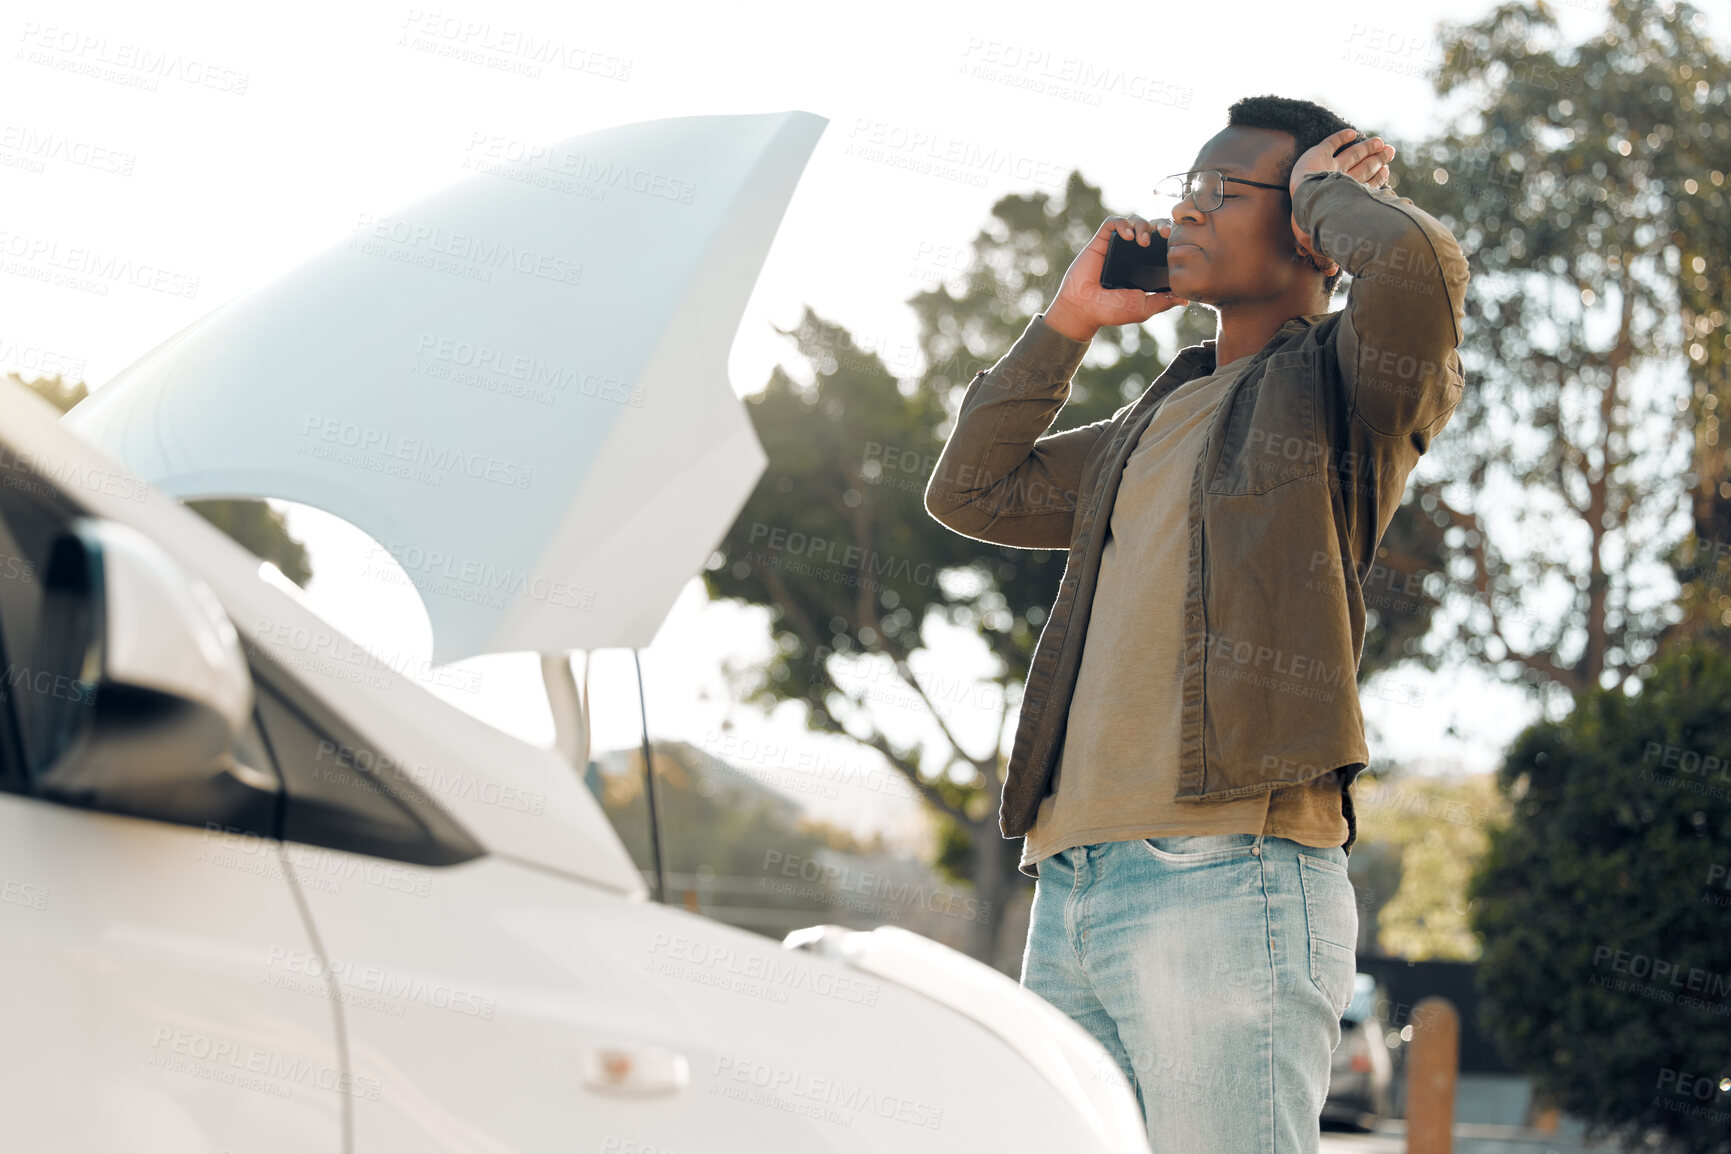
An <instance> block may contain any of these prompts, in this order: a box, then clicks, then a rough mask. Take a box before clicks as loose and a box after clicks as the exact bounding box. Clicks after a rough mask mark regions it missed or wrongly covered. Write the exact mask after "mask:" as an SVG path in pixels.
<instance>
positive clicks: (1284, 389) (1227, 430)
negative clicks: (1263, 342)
mask: <svg viewBox="0 0 1731 1154" xmlns="http://www.w3.org/2000/svg"><path fill="white" fill-rule="evenodd" d="M1318 375H1319V374H1318V372H1317V367H1316V361H1315V358H1314V357H1313V356H1312V355H1311V354H1309V353H1306V352H1302V351H1297V352H1288V353H1276V354H1274V355H1273V356H1271V357H1269V358H1268V362H1267V363H1266V364H1265V365H1264V366H1263V370H1262V373H1261V375H1260V376H1259V377H1258V378H1257V379H1256V380H1252V381H1246V382H1244V384H1243V385H1242V386H1240V388H1239V389H1238V392H1237V393H1236V395H1234V396H1233V398H1232V409H1231V411H1230V412H1229V413H1227V414H1226V420H1225V425H1224V428H1223V432H1222V436H1223V438H1224V446H1223V448H1222V449H1221V452H1220V460H1219V463H1218V464H1217V465H1216V466H1215V468H1214V476H1213V477H1212V478H1211V479H1210V480H1209V483H1208V491H1209V492H1210V493H1217V494H1221V495H1224V496H1229V497H1230V496H1240V495H1246V494H1254V493H1266V492H1267V491H1268V490H1270V489H1272V488H1274V487H1275V486H1276V485H1284V484H1286V483H1287V482H1288V481H1298V480H1302V479H1304V478H1307V477H1320V476H1321V475H1322V473H1323V469H1324V468H1325V466H1326V465H1327V458H1328V446H1327V444H1326V443H1324V440H1323V437H1322V422H1321V420H1320V419H1319V416H1318V411H1317V410H1318V405H1319V401H1318V397H1317V389H1318Z"/></svg>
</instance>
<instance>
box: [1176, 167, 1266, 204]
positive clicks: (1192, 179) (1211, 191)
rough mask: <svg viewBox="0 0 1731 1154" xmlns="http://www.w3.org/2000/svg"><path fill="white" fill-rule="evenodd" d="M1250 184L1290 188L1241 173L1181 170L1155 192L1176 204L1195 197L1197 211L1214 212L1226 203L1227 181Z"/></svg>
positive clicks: (1263, 186)
mask: <svg viewBox="0 0 1731 1154" xmlns="http://www.w3.org/2000/svg"><path fill="white" fill-rule="evenodd" d="M1227 181H1231V182H1232V183H1234V184H1248V185H1252V186H1254V187H1256V188H1273V189H1278V190H1280V191H1281V192H1289V191H1290V190H1289V189H1288V188H1287V187H1286V186H1285V185H1284V184H1263V183H1262V182H1261V181H1259V180H1245V179H1244V178H1242V177H1238V176H1226V175H1224V174H1223V173H1221V172H1220V171H1219V170H1217V169H1212V168H1210V169H1208V170H1206V171H1204V172H1180V173H1175V174H1174V175H1172V176H1168V177H1166V178H1165V179H1164V180H1162V181H1161V182H1160V183H1159V184H1156V185H1155V186H1154V195H1155V196H1157V197H1159V198H1160V199H1162V200H1170V201H1172V202H1173V203H1174V204H1176V203H1177V202H1178V201H1181V200H1184V199H1185V198H1186V197H1194V198H1195V204H1196V211H1197V212H1213V211H1214V210H1215V209H1217V208H1219V207H1220V206H1221V205H1222V204H1224V203H1226V182H1227Z"/></svg>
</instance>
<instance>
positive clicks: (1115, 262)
mask: <svg viewBox="0 0 1731 1154" xmlns="http://www.w3.org/2000/svg"><path fill="white" fill-rule="evenodd" d="M1100 287H1101V288H1109V289H1141V290H1142V291H1143V292H1145V293H1169V292H1171V291H1172V285H1171V284H1170V283H1169V282H1168V280H1167V274H1166V238H1165V237H1163V236H1161V235H1160V233H1159V232H1158V231H1156V232H1155V233H1154V234H1153V235H1152V236H1150V237H1149V238H1148V246H1147V247H1146V248H1144V247H1142V246H1141V245H1139V244H1137V243H1136V242H1135V241H1133V240H1125V239H1124V236H1123V234H1122V233H1116V232H1115V233H1113V234H1112V235H1111V236H1110V237H1109V238H1107V240H1106V264H1105V267H1104V268H1102V269H1101V270H1100Z"/></svg>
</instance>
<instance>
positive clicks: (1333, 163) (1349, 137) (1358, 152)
mask: <svg viewBox="0 0 1731 1154" xmlns="http://www.w3.org/2000/svg"><path fill="white" fill-rule="evenodd" d="M1356 136H1358V130H1357V129H1356V128H1343V129H1341V130H1340V131H1339V132H1337V133H1335V134H1334V135H1333V136H1330V137H1327V138H1325V139H1323V140H1321V141H1319V142H1318V143H1317V144H1316V145H1314V146H1313V147H1311V148H1309V149H1308V150H1306V151H1305V153H1304V155H1302V156H1300V157H1299V158H1298V159H1297V160H1296V161H1294V162H1293V165H1292V179H1291V181H1290V184H1289V191H1291V193H1292V194H1293V195H1294V196H1297V195H1298V185H1299V182H1300V181H1302V180H1303V179H1304V178H1305V177H1307V176H1310V175H1311V174H1313V173H1318V172H1344V173H1346V174H1347V175H1348V176H1350V177H1352V178H1353V179H1354V180H1356V181H1358V182H1359V183H1360V184H1365V185H1369V186H1370V187H1371V188H1382V187H1384V186H1386V185H1387V184H1388V162H1389V161H1391V160H1393V159H1394V145H1392V144H1384V143H1383V140H1382V137H1380V136H1372V137H1368V138H1366V139H1364V140H1359V141H1356V143H1355V142H1354V138H1355V137H1356ZM1337 153H1338V155H1337ZM1292 235H1293V237H1294V239H1295V240H1296V241H1297V242H1298V251H1299V252H1301V253H1303V254H1304V255H1305V256H1306V257H1308V258H1309V260H1310V263H1311V264H1313V265H1315V266H1316V267H1317V269H1318V270H1320V271H1321V272H1322V274H1323V275H1324V276H1333V275H1334V274H1335V273H1337V272H1339V271H1340V265H1338V264H1336V263H1335V262H1334V261H1332V260H1329V259H1328V258H1327V257H1325V256H1323V255H1321V254H1320V253H1318V252H1317V251H1316V250H1315V249H1314V248H1312V247H1311V245H1310V237H1309V236H1307V235H1306V234H1305V231H1304V230H1303V229H1302V228H1300V227H1298V218H1297V217H1293V219H1292Z"/></svg>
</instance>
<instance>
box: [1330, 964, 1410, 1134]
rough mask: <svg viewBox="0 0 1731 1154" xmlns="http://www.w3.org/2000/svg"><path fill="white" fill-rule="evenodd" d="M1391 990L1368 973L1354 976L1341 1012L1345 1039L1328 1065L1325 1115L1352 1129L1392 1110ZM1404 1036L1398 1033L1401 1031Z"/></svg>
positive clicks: (1371, 1124) (1363, 1126)
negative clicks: (1388, 1014)
mask: <svg viewBox="0 0 1731 1154" xmlns="http://www.w3.org/2000/svg"><path fill="white" fill-rule="evenodd" d="M1387 1005H1388V995H1387V993H1386V991H1384V990H1383V988H1382V986H1381V985H1379V984H1378V983H1377V981H1376V979H1375V978H1373V977H1372V976H1371V975H1369V974H1362V973H1361V974H1356V975H1354V977H1353V989H1352V1001H1351V1002H1349V1003H1348V1004H1347V1007H1346V1013H1344V1014H1342V1015H1341V1018H1340V1045H1338V1046H1336V1047H1335V1049H1334V1063H1333V1066H1332V1067H1331V1069H1330V1070H1329V1078H1328V1097H1327V1099H1326V1100H1325V1101H1324V1102H1323V1104H1322V1120H1323V1121H1324V1122H1327V1123H1334V1124H1338V1125H1342V1126H1346V1127H1350V1128H1353V1129H1359V1130H1372V1129H1375V1127H1376V1124H1377V1122H1378V1120H1379V1119H1382V1118H1384V1117H1387V1116H1388V1114H1389V1112H1390V1105H1389V1104H1390V1089H1391V1086H1392V1084H1393V1081H1394V1062H1393V1059H1392V1058H1391V1057H1390V1054H1389V1045H1388V1040H1387V1039H1388V1035H1389V1034H1390V1032H1391V1031H1390V1028H1389V1024H1388V1022H1387V1020H1386V1015H1385V1010H1384V1008H1385V1007H1386V1006H1387ZM1396 1037H1399V1035H1396Z"/></svg>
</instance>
